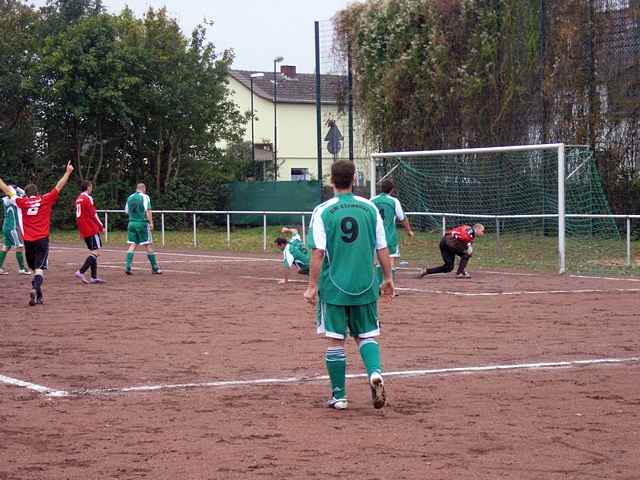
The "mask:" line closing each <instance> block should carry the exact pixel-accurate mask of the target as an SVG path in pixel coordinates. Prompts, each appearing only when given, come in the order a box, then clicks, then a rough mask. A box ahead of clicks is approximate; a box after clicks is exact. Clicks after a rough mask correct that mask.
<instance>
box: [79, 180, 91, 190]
mask: <svg viewBox="0 0 640 480" xmlns="http://www.w3.org/2000/svg"><path fill="white" fill-rule="evenodd" d="M90 186H91V182H90V181H89V180H83V181H82V182H81V183H80V191H81V192H86V191H87V190H88V189H89V187H90Z"/></svg>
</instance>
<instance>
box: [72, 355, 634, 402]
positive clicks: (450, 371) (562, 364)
mask: <svg viewBox="0 0 640 480" xmlns="http://www.w3.org/2000/svg"><path fill="white" fill-rule="evenodd" d="M636 362H640V357H628V358H594V359H586V360H572V361H557V362H540V363H515V364H504V365H484V366H477V367H453V368H433V369H422V370H400V371H392V372H386V373H385V374H384V376H385V377H399V378H409V377H423V376H431V375H441V376H449V375H456V374H473V373H485V372H497V371H511V370H550V369H556V368H578V367H584V366H590V365H603V364H622V363H636ZM366 377H367V374H366V373H357V374H350V375H347V378H350V379H355V378H366ZM328 379H329V377H328V376H327V375H318V376H311V377H285V378H258V379H253V380H221V381H213V382H202V383H175V384H159V385H138V386H133V387H122V388H97V389H89V390H77V391H69V392H65V393H67V395H77V396H83V395H87V396H95V395H109V394H124V393H139V392H158V391H165V390H185V389H195V388H230V387H248V386H258V385H292V384H302V383H313V382H321V381H326V380H328Z"/></svg>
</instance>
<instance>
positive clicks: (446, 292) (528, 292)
mask: <svg viewBox="0 0 640 480" xmlns="http://www.w3.org/2000/svg"><path fill="white" fill-rule="evenodd" d="M240 278H247V279H251V280H263V281H267V282H271V281H278V280H280V279H279V278H275V277H253V276H250V275H243V276H241V277H240ZM289 282H295V283H306V280H289ZM396 290H398V291H399V292H416V293H431V294H435V295H453V296H459V297H498V296H500V295H505V296H515V295H546V294H554V295H558V294H565V295H566V294H584V293H632V292H640V288H609V289H595V288H590V289H576V290H521V291H514V292H454V291H451V290H427V289H423V288H407V287H396Z"/></svg>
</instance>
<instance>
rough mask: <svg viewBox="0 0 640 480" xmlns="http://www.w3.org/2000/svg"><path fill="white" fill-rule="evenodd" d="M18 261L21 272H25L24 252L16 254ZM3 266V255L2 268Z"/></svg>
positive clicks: (0, 262) (0, 257) (0, 259)
mask: <svg viewBox="0 0 640 480" xmlns="http://www.w3.org/2000/svg"><path fill="white" fill-rule="evenodd" d="M16 260H17V261H18V266H19V267H20V270H24V269H25V268H24V254H23V253H22V252H16ZM1 266H2V254H0V267H1Z"/></svg>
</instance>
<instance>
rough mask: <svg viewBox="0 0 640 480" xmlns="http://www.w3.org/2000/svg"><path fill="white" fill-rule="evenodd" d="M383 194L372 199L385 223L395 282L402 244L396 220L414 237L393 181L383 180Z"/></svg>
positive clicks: (381, 185)
mask: <svg viewBox="0 0 640 480" xmlns="http://www.w3.org/2000/svg"><path fill="white" fill-rule="evenodd" d="M380 190H381V191H382V193H381V194H379V195H376V196H375V197H373V198H372V199H371V201H372V202H373V203H374V205H375V206H376V207H377V208H378V211H379V212H380V216H381V217H382V222H383V223H384V232H385V234H386V236H387V248H388V249H389V256H390V257H391V262H392V264H391V268H392V271H393V274H394V277H393V280H394V281H395V279H396V278H395V269H396V267H397V265H396V262H397V259H398V258H400V242H399V240H398V232H397V231H396V220H398V221H400V223H401V224H402V226H403V227H404V229H405V230H406V231H407V234H408V235H409V236H410V237H413V236H414V233H413V230H412V229H411V225H410V224H409V220H408V219H407V216H406V215H405V214H404V210H402V205H400V200H398V199H397V198H395V195H396V188H395V185H394V183H393V181H392V180H388V179H387V180H383V181H382V183H381V184H380Z"/></svg>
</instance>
